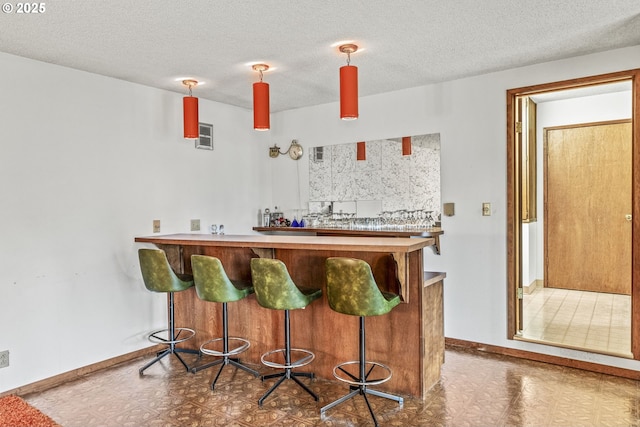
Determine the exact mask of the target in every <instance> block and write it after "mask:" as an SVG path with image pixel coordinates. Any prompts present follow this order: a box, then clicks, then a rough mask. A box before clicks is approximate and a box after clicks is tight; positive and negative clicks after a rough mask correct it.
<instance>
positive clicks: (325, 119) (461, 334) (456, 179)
mask: <svg viewBox="0 0 640 427" xmlns="http://www.w3.org/2000/svg"><path fill="white" fill-rule="evenodd" d="M638 67H640V46H635V47H631V48H626V49H619V50H614V51H608V52H603V53H600V54H595V55H589V56H583V57H577V58H571V59H567V60H562V61H555V62H549V63H544V64H538V65H533V66H529V67H523V68H518V69H513V70H506V71H501V72H496V73H491V74H486V75H482V76H478V77H471V78H467V79H461V80H456V81H450V82H445V83H441V84H434V85H429V86H424V87H419V88H413V89H407V90H403V91H397V92H392V93H385V94H381V95H377V96H370V97H366V98H361V99H360V118H359V119H358V120H357V121H352V122H344V121H340V120H339V119H338V114H339V113H338V106H337V104H328V105H321V106H317V107H311V108H302V109H297V110H291V111H286V112H283V113H280V114H277V115H276V116H277V118H276V120H274V122H276V123H278V126H274V131H273V135H274V139H276V140H278V141H282V144H281V145H284V143H285V141H288V140H291V139H294V138H295V139H298V141H299V142H300V144H302V145H303V146H304V147H313V146H319V145H331V144H342V143H349V142H356V141H362V140H370V139H380V138H393V137H398V136H400V135H419V134H427V133H438V132H439V133H440V136H441V150H442V151H441V173H442V201H443V202H454V203H455V204H456V207H455V209H456V214H455V216H453V217H446V216H445V217H443V220H442V226H443V228H444V230H445V234H444V235H443V236H442V238H441V244H442V255H441V256H436V255H434V254H432V253H431V252H430V251H427V253H426V255H425V268H426V269H428V270H435V271H446V272H447V279H446V280H445V334H446V336H447V337H451V338H457V339H462V340H469V341H474V342H480V343H485V344H491V345H497V346H504V347H509V348H517V349H523V350H529V351H534V352H540V353H546V354H550V355H556V356H562V357H569V358H575V359H579V360H588V361H595V362H597V363H603V364H608V365H611V366H618V367H625V368H630V369H640V362H637V361H631V360H626V359H620V358H615V357H610V356H604V355H596V354H590V353H586V352H580V351H575V350H570V349H562V348H556V347H549V346H544V345H540V344H534V343H527V342H522V341H513V340H508V339H507V278H506V270H507V268H506V256H507V255H506V230H507V225H506V219H507V216H506V133H507V132H506V91H507V90H508V89H512V88H518V87H524V86H529V85H535V84H542V83H548V82H553V81H560V80H566V79H573V78H577V77H584V76H590V75H597V74H604V73H609V72H614V71H621V70H628V69H633V68H638ZM366 72H367V71H366V69H360V71H359V73H360V79H366ZM336 87H337V83H336ZM336 97H337V93H336ZM399 106H402V108H399ZM274 162H277V167H274V168H273V170H272V173H273V182H274V183H288V185H292V183H293V182H295V180H296V169H298V170H300V173H299V175H300V176H302V180H301V182H302V186H303V188H301V191H300V193H301V194H302V200H303V203H304V201H306V200H308V191H307V190H308V189H306V188H305V187H304V185H305V184H304V183H305V182H306V176H307V175H306V174H307V173H308V164H307V162H308V160H307V158H306V156H305V157H303V158H302V159H301V160H300V161H298V162H297V163H295V162H292V161H291V160H289V159H284V158H279V159H275V160H274ZM274 188H275V187H274ZM274 198H277V199H278V204H279V206H282V207H283V209H286V207H287V206H289V205H291V204H293V203H294V199H293V196H292V195H291V194H288V193H287V192H280V193H279V194H277V195H276V193H275V190H274ZM482 202H491V203H492V208H493V214H492V216H489V217H483V216H482V213H481V211H482V209H481V207H482Z"/></svg>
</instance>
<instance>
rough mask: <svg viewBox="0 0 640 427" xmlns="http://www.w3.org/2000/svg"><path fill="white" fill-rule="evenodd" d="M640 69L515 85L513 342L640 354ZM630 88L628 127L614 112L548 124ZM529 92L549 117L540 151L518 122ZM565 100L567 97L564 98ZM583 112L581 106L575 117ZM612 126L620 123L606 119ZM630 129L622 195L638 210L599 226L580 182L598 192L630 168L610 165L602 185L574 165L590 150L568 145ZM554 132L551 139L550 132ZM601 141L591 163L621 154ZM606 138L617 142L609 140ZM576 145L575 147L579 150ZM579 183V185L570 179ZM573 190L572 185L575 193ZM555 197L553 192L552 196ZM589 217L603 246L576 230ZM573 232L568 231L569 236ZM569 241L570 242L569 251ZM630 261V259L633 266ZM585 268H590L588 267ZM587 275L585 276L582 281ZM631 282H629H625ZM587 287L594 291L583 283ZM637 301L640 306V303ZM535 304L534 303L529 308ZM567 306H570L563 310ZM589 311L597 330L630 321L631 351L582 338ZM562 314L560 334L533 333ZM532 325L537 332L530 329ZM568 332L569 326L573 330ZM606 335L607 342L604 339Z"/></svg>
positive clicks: (511, 142)
mask: <svg viewBox="0 0 640 427" xmlns="http://www.w3.org/2000/svg"><path fill="white" fill-rule="evenodd" d="M639 72H640V70H632V71H628V72H621V73H613V74H608V75H603V76H594V77H589V78H583V79H576V80H572V81H564V82H557V83H550V84H545V85H540V86H535V87H526V88H520V89H512V90H509V91H508V92H507V103H508V108H507V126H508V133H507V141H508V145H507V147H508V148H507V154H508V155H507V159H508V165H507V173H508V191H507V193H508V194H507V196H508V204H509V206H508V211H509V212H508V251H507V253H508V297H509V307H508V316H509V318H508V321H509V338H510V339H519V340H525V341H534V342H542V343H545V344H548V345H556V346H561V347H570V348H578V349H581V350H586V351H591V352H595V353H605V354H613V355H616V356H621V357H634V358H636V359H637V358H638V355H639V354H640V352H639V351H638V350H639V348H638V342H639V339H638V338H639V335H640V333H639V332H638V331H637V329H638V328H637V327H632V326H633V324H636V325H637V324H638V323H640V322H638V315H637V314H635V311H634V307H639V306H640V305H639V304H638V302H639V301H640V299H639V293H638V289H637V286H633V285H634V283H639V284H640V281H638V277H639V275H638V272H637V271H633V270H632V267H631V265H633V264H638V261H637V260H638V259H639V258H640V257H639V256H638V249H637V248H638V247H639V245H638V241H636V240H634V239H633V236H634V235H635V236H640V234H639V233H638V231H640V230H639V228H638V225H639V224H638V221H637V211H638V196H637V194H636V193H637V192H636V191H635V190H634V188H638V184H637V183H638V175H639V174H640V166H639V165H637V164H635V163H638V162H637V161H636V162H635V163H633V162H631V161H630V158H636V159H637V158H638V154H639V149H638V147H637V144H635V143H634V142H635V141H637V140H638V129H637V128H636V127H635V125H634V123H635V116H636V114H638V113H637V111H636V110H635V108H634V107H635V103H634V102H631V101H632V100H633V99H637V98H636V97H637V96H638V85H639V80H638V76H639V75H640V74H639ZM621 85H622V86H621ZM624 85H626V89H624V90H626V91H627V92H628V97H629V104H631V105H632V106H630V107H629V108H630V109H631V119H630V120H629V115H628V113H627V116H626V119H627V120H626V123H620V120H617V121H616V122H612V120H614V119H620V118H624V117H613V118H608V117H607V116H606V114H605V115H604V117H605V118H604V119H602V118H600V119H593V118H588V119H583V120H581V121H578V122H574V123H555V124H554V125H553V126H549V124H548V123H549V122H548V121H545V120H546V116H544V114H548V113H549V111H555V110H554V109H557V108H559V106H565V107H567V106H572V107H571V108H573V110H580V109H581V108H583V107H584V106H585V105H586V104H588V102H587V101H588V97H590V96H595V95H597V94H603V93H613V92H616V91H620V90H621V89H620V87H624ZM521 98H527V100H528V98H532V99H534V100H535V104H537V110H538V113H539V115H538V117H537V118H536V120H534V121H533V123H534V126H536V127H537V131H536V132H534V134H535V133H537V135H538V138H537V149H536V150H535V151H533V153H537V154H532V151H531V150H530V147H531V141H526V142H527V144H523V139H522V136H521V134H520V135H519V134H518V132H519V131H520V132H522V133H525V135H526V133H527V132H526V130H524V131H523V129H522V128H519V126H521V123H518V122H519V121H520V117H521V114H520V113H521V112H519V111H518V106H520V105H522V102H520V101H521ZM562 100H565V101H566V102H555V101H562ZM551 101H553V102H551ZM552 104H553V105H552ZM543 106H544V107H546V110H545V111H546V112H541V111H542V110H543V108H541V107H543ZM575 112H576V111H572V113H575ZM541 115H542V116H541ZM595 117H600V116H595ZM536 122H537V123H536ZM604 122H611V123H608V124H605V123H604ZM625 126H626V127H627V128H628V129H622V130H621V131H620V132H622V133H623V134H624V133H625V132H627V133H626V135H628V136H627V144H628V146H627V148H626V149H628V150H629V151H628V156H630V158H628V159H627V160H628V172H629V175H628V177H627V178H622V180H624V179H626V180H627V186H628V187H627V188H628V189H627V190H624V191H625V192H626V196H623V197H622V199H624V198H625V197H626V202H627V205H626V206H625V207H623V208H622V209H628V212H625V213H624V214H623V215H622V218H621V222H620V224H616V225H610V224H608V222H607V224H606V227H602V226H601V227H599V228H598V227H594V226H593V225H594V224H589V223H588V221H590V220H589V219H586V218H594V217H597V215H596V214H595V212H591V211H590V213H593V215H591V216H589V215H580V212H581V209H584V206H583V207H579V206H578V205H579V204H580V203H585V197H581V196H577V197H578V199H575V197H576V194H575V193H577V191H576V188H577V187H579V186H581V185H582V186H585V187H586V188H593V186H594V185H595V183H598V184H601V183H603V179H605V178H606V179H613V180H615V181H616V182H618V181H619V180H620V179H621V178H620V176H618V175H616V174H615V173H614V174H613V175H612V176H611V177H609V176H608V175H607V174H608V173H609V172H611V171H613V172H616V173H617V172H618V171H619V169H620V168H618V167H613V165H612V164H610V167H609V168H606V167H605V168H603V169H601V170H602V171H603V172H602V173H603V174H604V175H605V176H603V177H600V178H597V179H596V181H593V179H594V177H593V175H594V173H593V171H591V172H585V168H584V165H583V166H582V167H578V168H570V167H568V165H567V164H568V159H569V158H571V156H574V155H577V156H578V157H579V156H580V154H579V153H580V150H578V148H577V147H576V146H574V145H573V144H566V143H565V142H566V140H565V139H566V138H579V139H582V140H585V138H584V137H585V135H581V132H587V133H595V134H598V132H605V133H606V132H614V133H615V132H618V130H612V129H613V128H619V127H622V128H624V127H625ZM545 128H546V130H545ZM545 133H546V137H547V138H546V140H545V138H544V135H545ZM529 135H531V133H529ZM525 139H526V138H525ZM622 139H624V138H622ZM597 140H600V142H591V143H590V144H592V145H591V146H589V147H582V150H583V151H582V152H583V154H587V155H586V156H584V159H583V160H587V161H588V160H591V161H593V160H594V159H595V157H596V156H595V154H597V153H596V151H597V150H600V154H602V155H603V156H605V157H607V156H609V157H610V156H611V155H612V153H613V152H614V151H616V150H612V146H610V145H608V144H607V143H603V142H602V141H603V139H602V138H601V137H596V138H595V139H594V141H597ZM605 140H606V141H609V136H607V137H606V138H605ZM534 141H535V138H534ZM593 144H595V145H593ZM598 144H600V145H598ZM603 144H604V145H603ZM567 150H569V151H567ZM571 150H574V151H573V152H572V151H571ZM576 150H577V151H576ZM594 150H596V151H594ZM622 150H623V151H624V150H625V148H622ZM588 154H592V155H588ZM547 156H551V157H547ZM577 160H579V159H577ZM610 161H611V159H610V158H606V159H605V160H602V159H600V160H598V162H596V163H598V164H600V163H610ZM536 163H537V164H538V165H537V167H536V169H537V174H538V176H537V178H536V174H535V171H534V173H533V174H532V173H531V171H529V170H528V165H530V164H533V165H535V164H536ZM549 166H551V167H552V170H551V171H550V170H549V169H548V167H549ZM632 168H633V169H634V170H632ZM570 169H571V170H572V171H573V172H571V173H569V174H567V173H566V171H567V170H570ZM580 170H581V171H582V173H583V176H582V177H580V175H579V174H578V176H574V175H575V174H574V172H576V171H580ZM562 171H564V175H562V173H563V172H562ZM556 172H560V173H561V175H560V176H555V175H553V176H550V175H549V173H552V174H553V173H556ZM572 174H573V175H572ZM631 174H633V176H634V178H633V179H635V183H636V184H635V185H634V186H632V182H631V179H632V178H631ZM596 175H597V174H596ZM551 178H553V179H551ZM571 179H574V180H577V181H573V182H570V180H571ZM532 180H534V181H535V182H536V183H537V188H536V186H533V187H532V186H531V181H532ZM589 180H592V182H589ZM563 182H564V183H565V184H566V185H567V187H566V188H564V189H563V187H562V185H563V184H562V183H563ZM548 185H551V187H548ZM611 185H612V184H611V183H609V184H606V185H605V186H606V187H607V188H608V189H609V190H611V189H612V187H611ZM567 189H569V190H570V191H569V192H567V191H566V190H567ZM563 191H564V193H563ZM614 193H615V194H619V193H620V191H618V190H616V191H608V192H607V191H605V192H604V195H605V196H604V198H597V200H598V202H597V203H598V204H597V206H600V207H603V208H605V209H604V210H605V211H606V210H607V209H606V208H607V207H610V206H612V205H611V203H612V201H610V200H609V199H608V198H607V196H610V195H613V194H614ZM549 197H551V200H550V199H549ZM572 197H573V198H574V199H573V200H572V199H571V198H572ZM594 197H595V196H594ZM598 197H600V196H598ZM587 198H588V197H587ZM591 203H593V200H591ZM536 205H537V212H538V214H537V215H536V214H535V213H531V212H528V209H529V208H530V207H531V206H533V207H534V209H535V206H536ZM570 206H573V207H574V208H575V209H578V211H577V213H571V212H572V211H571V207H570ZM632 211H633V212H632ZM598 215H599V214H598ZM578 216H579V218H578ZM582 220H584V221H587V227H586V228H588V229H590V230H591V231H590V232H592V233H594V232H595V233H596V234H595V240H597V242H593V241H592V240H594V235H592V236H591V238H589V237H586V236H584V238H585V239H587V240H584V241H583V242H578V241H577V240H576V233H575V227H576V226H577V225H576V224H577V223H579V222H580V221H582ZM583 225H584V224H583ZM567 227H569V231H567V230H566V229H567ZM571 227H574V229H573V230H571ZM616 227H617V228H616ZM625 227H626V232H627V233H628V237H627V239H628V243H627V244H626V246H625V245H624V244H622V245H617V246H616V247H615V248H614V246H611V245H612V242H613V243H615V242H616V241H620V240H624V239H625V237H620V236H616V237H615V238H614V239H609V242H608V243H607V242H606V241H605V240H606V238H608V237H610V236H611V235H612V234H615V233H614V228H616V230H618V231H620V230H621V232H622V233H624V230H625ZM603 229H604V230H605V231H606V235H603V234H598V233H599V232H601V231H602V230H603ZM634 231H635V233H634ZM563 232H564V233H565V234H564V235H563ZM616 232H617V231H616ZM563 239H564V240H563ZM562 245H565V246H564V247H563V246H562ZM632 247H633V248H635V249H636V250H634V251H633V255H632V254H631V249H632ZM621 248H622V249H621ZM618 249H619V250H622V251H623V252H624V251H627V255H626V258H625V256H620V252H618V253H615V250H618ZM632 256H634V257H635V260H636V262H635V263H634V262H633V260H632ZM589 257H592V259H591V260H590V259H589ZM572 259H573V260H574V261H573V262H574V264H575V266H571V265H570V263H569V261H571V260H572ZM620 259H623V264H622V265H617V266H615V265H614V262H617V261H618V260H620ZM594 260H595V261H594ZM596 261H597V262H598V263H599V264H600V266H599V268H598V267H597V266H594V268H593V269H591V273H587V272H584V271H582V270H587V269H586V268H584V267H585V265H588V266H591V265H592V264H594V263H595V262H596ZM625 262H626V264H624V263H625ZM580 266H582V270H581V268H580ZM594 272H595V273H598V274H600V276H599V277H598V276H592V275H591V274H592V273H594ZM583 273H584V274H583ZM613 273H616V274H618V273H619V274H618V278H613V277H612V274H613ZM581 275H582V277H580V276H581ZM620 277H621V278H620ZM625 277H626V279H625ZM625 280H626V285H625V284H624V283H622V282H624V281H625ZM576 282H579V283H582V285H580V284H578V285H575V283H576ZM596 282H597V283H596ZM614 282H615V283H617V285H616V286H618V287H617V288H613V287H611V286H612V285H613V284H614ZM580 286H582V287H583V288H584V289H580ZM625 286H626V287H625ZM553 291H557V292H555V295H553V293H554V292H553ZM534 295H535V296H536V297H537V299H536V300H535V301H536V302H535V303H534V302H533V301H534V298H533V296H534ZM625 298H626V300H625ZM634 301H635V302H636V303H635V304H634ZM545 303H548V304H550V305H549V306H548V307H547V310H546V311H545V310H541V309H540V307H542V306H543V305H544V304H545ZM526 304H529V305H528V306H527V305H526ZM552 305H555V307H552ZM585 307H586V310H587V311H588V313H586V314H585V313H580V310H582V309H584V308H585ZM625 307H626V309H625ZM536 310H538V312H539V313H542V315H540V316H539V317H537V318H535V319H534V318H533V317H532V314H531V313H532V312H535V311H536ZM563 310H565V311H566V312H563ZM607 311H608V316H610V317H609V318H608V320H607V319H606V318H604V316H605V315H603V313H604V312H607ZM625 311H626V314H625ZM551 312H553V313H554V316H549V315H548V314H549V313H551ZM587 316H588V317H591V318H592V320H594V321H595V324H591V325H587V326H586V327H587V328H589V327H590V328H591V330H592V331H593V330H598V331H599V332H601V330H602V329H606V328H610V325H611V324H618V323H625V325H623V329H622V331H623V333H625V334H626V336H625V337H624V338H625V339H622V340H621V342H622V343H623V344H622V347H616V350H614V351H611V350H610V349H608V348H607V347H606V346H601V345H599V344H594V341H593V340H591V341H589V340H585V339H582V340H581V339H580V338H579V337H578V336H579V335H580V334H581V333H583V332H584V331H585V329H584V328H585V325H584V324H583V325H582V330H579V328H578V327H577V326H576V322H578V321H579V320H580V318H581V317H587ZM614 316H615V318H614ZM552 317H553V318H554V319H555V320H556V321H557V322H565V324H563V325H561V324H559V323H558V324H553V323H546V324H545V327H546V328H547V331H551V332H553V333H547V334H544V333H542V334H539V335H535V334H533V333H530V331H532V330H533V329H535V328H533V326H540V325H535V324H534V323H535V322H542V321H544V322H551V320H550V319H551V318H552ZM621 319H622V320H621ZM634 319H635V320H634ZM527 322H528V324H529V326H530V328H527V327H526V326H527ZM572 322H573V323H572ZM604 323H607V325H608V326H603V325H604ZM562 328H566V329H565V330H564V332H563V329H562ZM571 328H573V331H571ZM624 328H626V329H624ZM611 330H613V329H611ZM567 331H568V332H567ZM624 331H626V332H624ZM554 333H555V335H554ZM565 335H566V337H565V338H567V339H568V340H569V341H567V340H562V339H559V338H558V337H559V336H563V337H564V336H565ZM583 338H584V337H583ZM618 338H619V337H618ZM572 339H573V340H574V341H573V342H572V341H571V340H572ZM598 339H599V340H602V339H603V338H598ZM604 339H607V338H604ZM608 339H611V338H608Z"/></svg>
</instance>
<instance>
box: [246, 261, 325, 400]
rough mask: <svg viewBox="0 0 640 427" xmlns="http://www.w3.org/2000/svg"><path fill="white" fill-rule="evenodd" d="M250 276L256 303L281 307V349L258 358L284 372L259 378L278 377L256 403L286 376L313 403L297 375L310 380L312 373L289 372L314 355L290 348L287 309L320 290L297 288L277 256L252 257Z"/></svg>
mask: <svg viewBox="0 0 640 427" xmlns="http://www.w3.org/2000/svg"><path fill="white" fill-rule="evenodd" d="M251 277H252V279H253V287H254V289H255V292H256V299H257V301H258V304H260V305H261V306H262V307H264V308H269V309H272V310H284V342H285V348H283V349H277V350H272V351H269V352H267V353H265V354H263V355H262V357H261V361H262V363H263V364H264V365H265V366H269V367H271V368H276V369H284V371H283V372H281V373H277V374H271V375H263V376H262V380H263V381H264V380H266V379H269V378H280V379H279V380H278V381H277V382H276V383H275V384H274V385H273V386H271V388H270V389H269V390H268V391H267V392H266V393H265V394H264V395H263V396H262V397H261V398H260V399H259V400H258V404H259V405H260V406H262V403H263V402H264V400H265V399H266V398H267V397H268V396H269V395H270V394H271V393H272V392H273V391H274V390H275V389H276V388H277V387H278V386H279V385H280V384H282V383H283V381H284V380H286V379H292V380H294V381H295V382H296V383H297V384H298V385H299V386H300V387H302V388H303V389H304V390H305V391H306V392H307V393H309V394H310V395H311V396H312V397H313V398H314V400H315V401H316V402H317V401H318V396H317V395H316V394H315V393H314V392H313V391H311V389H309V388H308V387H307V386H306V385H304V384H303V383H302V382H301V381H300V380H299V379H298V378H297V377H307V378H311V379H313V373H309V372H292V370H293V369H295V368H300V367H302V366H305V365H308V364H309V363H311V362H312V361H313V359H314V358H315V354H313V353H312V352H311V351H308V350H303V349H299V348H292V347H291V330H290V315H289V311H290V310H295V309H299V308H305V307H306V306H307V305H309V304H310V303H311V302H312V301H314V300H316V299H318V298H320V297H321V296H322V290H321V289H303V288H298V287H297V286H296V284H295V283H293V280H291V276H289V272H288V271H287V267H286V266H285V265H284V263H283V262H282V261H280V260H277V259H265V258H252V259H251ZM292 353H293V354H294V355H296V356H299V358H298V359H296V360H292ZM276 354H281V355H282V359H283V361H277V360H275V358H273V357H272V356H274V355H276Z"/></svg>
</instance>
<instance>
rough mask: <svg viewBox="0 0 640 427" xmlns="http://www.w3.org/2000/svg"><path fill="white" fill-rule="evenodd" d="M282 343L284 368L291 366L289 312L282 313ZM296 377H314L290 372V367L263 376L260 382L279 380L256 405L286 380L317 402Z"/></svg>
mask: <svg viewBox="0 0 640 427" xmlns="http://www.w3.org/2000/svg"><path fill="white" fill-rule="evenodd" d="M284 343H285V351H284V355H285V366H290V365H291V328H290V318H289V310H285V311H284ZM296 377H305V378H311V379H313V377H314V375H313V374H312V373H310V372H292V368H290V367H286V368H285V369H284V372H280V373H277V374H269V375H263V376H262V381H264V380H266V379H269V378H280V379H279V380H278V381H277V382H276V383H275V384H274V385H272V386H271V388H270V389H269V390H267V392H266V393H265V394H264V395H263V396H262V397H261V398H260V399H259V400H258V405H259V406H262V403H263V402H264V400H265V399H266V398H267V397H269V395H270V394H271V393H272V392H273V391H274V390H275V389H276V388H278V386H280V384H282V383H283V382H284V380H286V379H291V380H294V382H295V383H296V384H298V385H299V386H300V387H301V388H302V389H303V390H304V391H306V392H307V393H309V394H310V395H311V397H313V399H314V400H315V401H316V402H317V401H318V396H317V395H316V394H315V393H314V392H313V391H312V390H311V389H310V388H309V387H307V386H306V385H304V384H303V383H302V381H300V380H299V379H298V378H296Z"/></svg>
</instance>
